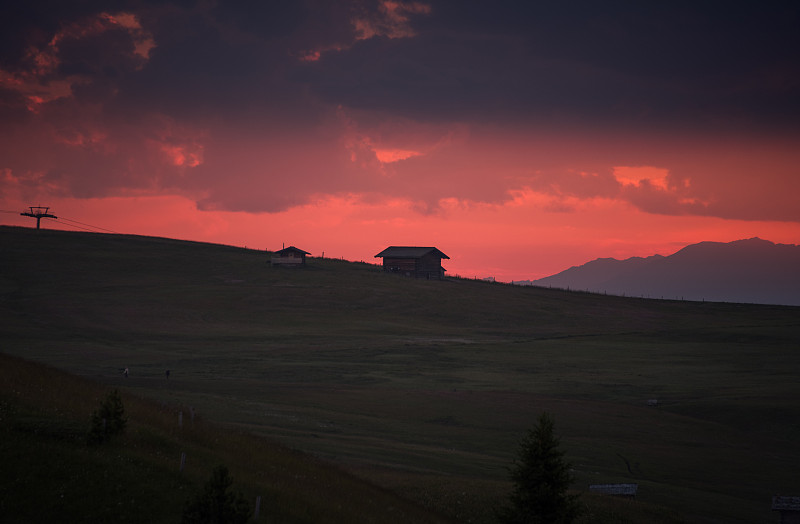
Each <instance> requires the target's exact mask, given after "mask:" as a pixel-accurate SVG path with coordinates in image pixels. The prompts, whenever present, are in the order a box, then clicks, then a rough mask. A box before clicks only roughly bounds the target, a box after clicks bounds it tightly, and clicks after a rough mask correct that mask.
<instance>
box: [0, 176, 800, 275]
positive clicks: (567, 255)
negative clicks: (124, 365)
mask: <svg viewBox="0 0 800 524" xmlns="http://www.w3.org/2000/svg"><path fill="white" fill-rule="evenodd" d="M551 198H552V197H549V196H546V195H542V194H539V193H536V192H534V191H525V192H520V193H518V194H517V195H515V197H514V198H513V199H511V200H509V201H508V202H506V203H504V204H477V203H469V202H461V201H458V200H455V199H448V200H447V201H443V202H442V208H441V210H440V211H439V212H438V213H436V214H434V215H420V214H419V213H417V212H416V211H415V206H414V202H411V201H408V200H403V199H392V200H387V201H379V202H378V201H376V202H368V201H365V200H364V199H363V198H362V197H360V196H359V195H347V196H339V197H330V196H320V197H319V198H317V199H316V200H315V201H314V202H312V203H309V204H307V205H304V206H297V207H294V208H291V209H289V210H287V211H284V212H281V213H273V214H266V213H261V214H251V213H242V212H230V211H205V212H204V211H198V210H197V207H196V204H195V203H194V201H192V200H190V199H187V198H185V197H180V196H169V195H167V196H131V197H112V198H102V199H89V200H77V199H51V200H50V201H49V202H48V205H49V206H50V209H51V211H52V212H53V213H54V214H56V215H57V216H60V217H66V218H69V219H72V220H77V221H80V222H84V223H87V224H92V225H93V226H98V227H100V228H103V229H105V230H110V231H114V232H118V233H125V234H135V235H146V236H157V237H169V238H176V239H183V240H195V241H201V242H211V243H220V244H227V245H236V246H242V247H245V246H246V247H248V248H252V249H261V250H275V249H279V248H280V246H281V245H283V244H284V243H285V244H286V245H295V246H297V247H298V248H300V249H303V250H306V251H308V252H310V253H311V254H312V255H313V256H321V255H322V253H323V252H324V253H325V256H326V257H329V258H344V259H346V260H352V261H364V262H370V263H375V262H376V261H375V260H373V255H374V254H375V253H377V252H379V251H380V250H381V249H384V248H385V247H387V246H389V245H431V246H436V247H438V248H439V249H441V250H442V251H443V252H444V253H446V254H447V255H448V256H450V257H451V260H448V261H447V264H446V266H445V267H446V269H447V270H448V274H449V275H458V276H462V277H465V278H473V277H477V278H484V277H494V278H495V279H497V280H498V281H501V282H510V281H512V280H517V281H519V280H534V279H537V278H543V277H545V276H549V275H552V274H555V273H558V272H560V271H563V270H565V269H567V268H569V267H571V266H573V265H580V264H584V263H586V262H588V261H590V260H594V259H595V258H602V257H613V258H617V259H624V258H629V257H632V256H643V257H645V256H650V255H654V254H660V255H670V254H672V253H674V252H675V251H678V250H679V249H681V248H682V247H685V246H686V245H689V244H692V243H697V242H701V241H706V240H713V241H719V242H730V241H733V240H739V239H743V238H750V237H755V236H758V237H761V238H764V239H766V240H770V241H772V242H776V243H786V244H793V243H797V239H798V238H800V224H793V223H784V222H755V221H731V220H723V219H719V218H710V217H709V218H698V217H686V216H682V217H662V216H657V215H649V214H646V213H643V212H641V211H638V210H636V209H634V208H632V207H631V206H628V205H620V203H619V202H615V201H613V200H609V199H594V200H592V201H577V200H576V201H573V202H571V203H569V206H571V207H572V211H571V212H563V211H562V212H554V211H548V209H547V207H548V202H549V201H550V199H551ZM0 205H2V206H3V209H9V208H11V209H14V206H15V207H16V208H19V209H26V207H25V205H24V204H23V202H22V201H17V202H16V203H12V202H9V201H8V200H5V201H3V202H2V204H0ZM2 216H3V221H4V223H6V224H11V225H19V226H25V227H30V225H31V224H30V223H29V222H27V221H26V220H25V218H24V217H20V216H15V215H13V214H7V215H2ZM632 224H633V226H634V227H631V225H632ZM66 225H67V224H66V223H64V224H61V223H59V222H58V221H57V220H55V221H47V223H43V226H42V227H45V228H47V229H65V230H71V228H69V227H66ZM614 230H616V231H618V232H620V234H619V235H617V236H613V235H609V234H608V231H614ZM623 231H624V232H625V233H624V234H622V232H623ZM100 232H106V231H100Z"/></svg>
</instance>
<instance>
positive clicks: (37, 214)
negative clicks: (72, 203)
mask: <svg viewBox="0 0 800 524" xmlns="http://www.w3.org/2000/svg"><path fill="white" fill-rule="evenodd" d="M29 209H30V211H29V212H23V213H19V214H20V215H22V216H28V217H33V218H35V219H36V229H39V222H40V221H41V219H42V218H52V219H55V220H59V221H60V222H61V223H62V224H64V225H65V226H68V227H73V228H75V229H81V230H83V231H89V232H90V233H94V232H97V231H105V232H107V233H114V234H117V235H119V234H120V233H119V232H117V231H114V230H113V229H107V228H104V227H100V226H95V225H92V224H87V223H85V222H80V221H78V220H73V219H71V218H66V217H63V216H62V217H57V216H55V215H53V214H50V213H49V210H50V208H49V207H41V206H33V207H30V208H29ZM0 213H14V214H17V213H18V212H17V211H8V210H6V209H0Z"/></svg>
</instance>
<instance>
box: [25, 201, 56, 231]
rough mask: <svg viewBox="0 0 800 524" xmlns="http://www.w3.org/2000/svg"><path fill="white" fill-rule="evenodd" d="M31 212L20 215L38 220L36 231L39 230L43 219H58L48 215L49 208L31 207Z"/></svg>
mask: <svg viewBox="0 0 800 524" xmlns="http://www.w3.org/2000/svg"><path fill="white" fill-rule="evenodd" d="M29 208H30V211H29V212H27V213H20V215H22V216H24V217H33V218H35V219H36V229H39V223H40V222H41V221H42V218H58V217H57V216H55V215H51V214H50V213H48V211H50V208H49V207H42V206H29Z"/></svg>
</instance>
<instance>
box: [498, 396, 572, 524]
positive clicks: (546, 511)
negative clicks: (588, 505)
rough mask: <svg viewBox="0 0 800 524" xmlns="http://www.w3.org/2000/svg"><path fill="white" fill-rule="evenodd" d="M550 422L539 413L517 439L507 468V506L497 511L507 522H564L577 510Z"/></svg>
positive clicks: (569, 479) (549, 417) (568, 465)
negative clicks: (516, 450) (515, 454)
mask: <svg viewBox="0 0 800 524" xmlns="http://www.w3.org/2000/svg"><path fill="white" fill-rule="evenodd" d="M554 426H555V424H554V422H553V419H552V417H551V416H550V415H549V414H548V413H547V412H545V413H542V414H541V416H540V417H539V420H538V422H537V424H536V425H535V426H534V428H533V429H532V430H530V431H529V432H528V434H527V435H526V436H525V438H523V440H522V442H521V443H520V449H519V455H518V458H517V460H516V461H515V463H514V466H513V467H512V468H511V480H513V481H514V490H513V491H512V493H511V495H510V496H509V502H510V507H506V508H504V509H502V510H501V511H500V514H499V517H500V519H501V520H502V521H503V522H505V523H508V524H523V523H526V524H527V523H541V524H545V523H546V524H567V523H570V522H573V521H574V520H575V519H576V518H577V516H578V514H579V512H580V507H579V505H578V500H577V498H578V495H570V494H568V493H567V490H568V489H569V487H570V485H571V484H572V483H573V481H574V478H573V476H572V474H571V473H570V464H569V463H568V462H567V461H565V460H564V452H563V451H561V450H559V449H558V447H559V444H560V442H559V439H558V438H557V437H556V436H555V434H554V431H553V429H554Z"/></svg>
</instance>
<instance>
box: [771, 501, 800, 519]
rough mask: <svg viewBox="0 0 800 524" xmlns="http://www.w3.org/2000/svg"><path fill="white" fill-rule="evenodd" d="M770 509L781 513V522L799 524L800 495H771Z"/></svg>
mask: <svg viewBox="0 0 800 524" xmlns="http://www.w3.org/2000/svg"><path fill="white" fill-rule="evenodd" d="M772 510H773V511H779V512H780V514H781V524H800V497H781V496H775V497H772Z"/></svg>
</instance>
